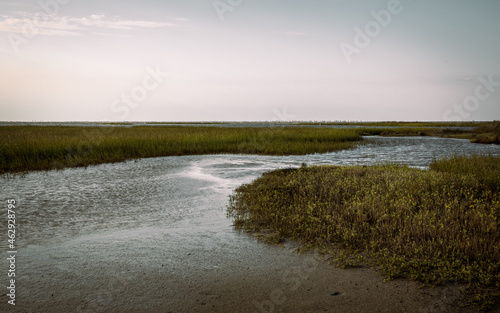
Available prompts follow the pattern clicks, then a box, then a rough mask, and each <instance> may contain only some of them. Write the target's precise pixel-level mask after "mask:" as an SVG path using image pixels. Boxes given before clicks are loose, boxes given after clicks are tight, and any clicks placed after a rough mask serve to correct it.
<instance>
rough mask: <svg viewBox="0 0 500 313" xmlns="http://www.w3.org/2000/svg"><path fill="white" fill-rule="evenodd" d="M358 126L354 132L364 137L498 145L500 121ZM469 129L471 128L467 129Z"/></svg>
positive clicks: (361, 124)
mask: <svg viewBox="0 0 500 313" xmlns="http://www.w3.org/2000/svg"><path fill="white" fill-rule="evenodd" d="M398 124H399V125H398ZM419 124H420V125H419ZM358 126H363V127H360V128H357V129H355V130H356V131H357V132H358V133H359V134H360V135H364V136H366V135H372V136H432V137H445V138H458V139H468V140H470V141H471V142H474V143H484V144H500V121H493V122H481V123H479V122H461V123H458V122H457V123H429V122H427V123H425V122H421V123H418V122H415V123H378V124H371V123H366V124H365V123H360V125H358ZM372 126H378V127H376V128H375V127H372ZM381 126H382V127H381ZM396 126H397V127H396ZM457 127H458V128H457ZM464 127H466V128H464ZM470 127H473V128H472V129H469V128H470Z"/></svg>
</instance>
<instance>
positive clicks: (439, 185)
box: [227, 156, 500, 309]
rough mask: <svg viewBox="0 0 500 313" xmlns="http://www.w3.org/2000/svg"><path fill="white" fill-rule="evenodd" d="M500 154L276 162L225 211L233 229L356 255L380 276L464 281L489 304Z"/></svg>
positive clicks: (343, 259) (495, 284) (496, 280)
mask: <svg viewBox="0 0 500 313" xmlns="http://www.w3.org/2000/svg"><path fill="white" fill-rule="evenodd" d="M499 161H500V159H499V158H498V157H490V156H479V157H459V158H453V159H449V160H440V161H434V162H433V165H432V166H431V168H433V169H432V170H420V169H414V168H408V167H405V166H400V165H378V166H369V167H366V166H353V167H337V166H311V167H301V168H298V169H281V170H275V171H271V172H268V173H265V174H263V175H262V176H261V177H260V178H258V179H256V180H255V181H254V182H252V183H250V184H246V185H243V186H241V187H239V188H238V189H236V191H235V192H234V193H233V195H232V196H231V197H230V203H229V205H228V211H227V212H228V216H229V217H231V218H232V219H234V225H235V227H236V228H238V229H241V230H244V231H248V232H258V233H261V234H267V236H268V237H269V238H271V241H273V242H279V241H280V240H283V239H285V238H292V239H297V240H300V241H301V242H302V243H303V245H304V247H309V248H312V247H319V248H320V249H322V250H323V251H324V252H325V253H330V254H333V255H336V256H337V258H336V262H337V263H338V264H339V265H340V266H343V267H345V266H357V265H360V261H362V260H364V262H366V263H368V264H375V265H377V266H379V267H380V269H381V270H382V271H383V273H384V274H385V275H386V277H387V278H396V277H403V278H409V279H412V280H418V281H421V282H424V283H426V284H430V285H434V284H441V283H444V282H446V281H453V280H457V281H459V282H463V283H467V284H468V285H469V288H470V291H471V292H472V294H474V295H475V300H477V302H478V303H479V304H480V306H481V307H482V308H483V309H488V308H491V306H492V305H493V301H494V300H495V299H498V297H499V295H500V292H499V290H500V193H499V189H498V186H499V185H498V180H495V179H494V176H495V175H497V174H490V173H489V170H490V169H491V172H492V173H493V172H495V173H498V164H499ZM474 168H479V169H480V170H478V171H474V170H473V169H474ZM496 178H498V176H496ZM366 257H368V258H366Z"/></svg>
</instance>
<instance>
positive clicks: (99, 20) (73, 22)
mask: <svg viewBox="0 0 500 313" xmlns="http://www.w3.org/2000/svg"><path fill="white" fill-rule="evenodd" d="M17 15H18V16H19V17H13V16H6V15H3V16H1V17H0V32H10V33H23V34H38V35H48V36H78V35H82V34H83V33H85V32H86V31H95V30H96V29H101V30H102V29H107V30H132V29H142V28H161V27H175V26H176V24H173V23H165V22H154V21H141V20H123V19H121V18H119V17H114V18H107V17H106V16H105V15H104V14H92V15H90V16H89V17H67V16H57V15H46V14H41V13H38V14H32V13H27V12H17Z"/></svg>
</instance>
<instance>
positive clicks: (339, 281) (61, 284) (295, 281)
mask: <svg viewBox="0 0 500 313" xmlns="http://www.w3.org/2000/svg"><path fill="white" fill-rule="evenodd" d="M242 237H246V236H245V235H242ZM246 240H247V241H248V238H246ZM258 246H260V250H261V251H260V253H259V251H257V250H258V248H257V247H258ZM200 247H201V246H200ZM242 249H247V250H246V251H238V250H236V251H234V253H231V252H230V251H226V252H227V253H222V254H221V253H220V251H218V249H214V250H212V251H210V250H207V249H205V248H201V249H197V250H196V249H195V251H193V252H191V253H189V254H185V255H183V256H180V257H179V258H177V259H176V260H175V261H174V260H172V259H170V258H169V257H168V256H164V258H163V260H160V259H159V258H158V255H151V258H152V259H154V260H155V261H159V262H158V263H157V264H156V266H152V263H151V262H149V261H147V260H146V259H144V262H141V259H142V258H148V255H146V254H145V255H134V256H128V257H129V258H130V257H131V259H129V260H128V261H127V262H125V260H124V262H118V261H115V262H112V263H109V262H107V263H104V264H97V263H95V262H91V261H90V259H91V258H89V260H87V261H84V260H81V262H79V265H78V266H79V267H80V268H79V270H78V271H69V270H64V268H62V267H60V269H59V270H54V271H52V272H44V271H42V272H44V273H43V274H41V275H40V276H39V277H37V278H35V277H33V276H31V275H30V276H29V277H30V282H28V281H27V280H21V283H20V284H19V285H18V290H20V292H19V295H18V299H17V305H16V306H15V307H12V306H10V305H7V297H6V296H5V295H2V297H1V302H2V303H1V305H0V311H2V312H357V313H360V312H408V313H410V312H419V313H423V312H464V313H465V312H476V311H475V310H474V309H472V308H460V307H459V300H460V297H461V296H460V291H459V286H456V285H454V284H450V285H449V286H446V287H441V288H419V287H420V284H419V283H416V282H410V281H406V280H393V281H388V282H384V281H383V277H382V276H381V275H380V274H379V273H377V272H376V271H375V270H374V269H371V268H356V269H339V268H336V267H334V266H332V265H329V264H327V262H325V261H323V260H322V259H320V258H319V257H318V256H317V255H316V256H315V255H314V254H313V253H304V254H297V253H295V252H293V250H292V249H291V248H282V247H278V246H269V245H266V244H262V243H257V245H250V246H249V245H247V246H243V247H242ZM89 256H90V257H91V255H89ZM54 261H56V260H54ZM144 265H147V266H144ZM35 286H36V287H35ZM23 290H24V292H23Z"/></svg>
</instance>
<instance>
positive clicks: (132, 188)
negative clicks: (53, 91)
mask: <svg viewBox="0 0 500 313" xmlns="http://www.w3.org/2000/svg"><path fill="white" fill-rule="evenodd" d="M367 139H368V141H369V143H368V144H366V145H362V146H360V147H358V148H356V149H352V150H346V151H341V152H335V153H325V154H313V155H305V156H279V157H276V156H257V155H203V156H181V157H163V158H150V159H142V160H138V161H134V162H124V163H116V164H103V165H98V166H91V167H89V168H87V169H83V168H75V169H66V170H62V171H50V172H33V173H29V174H26V175H24V176H14V177H11V178H7V177H6V176H3V177H1V178H0V181H1V184H2V194H1V198H2V199H7V198H8V197H16V198H17V199H18V200H19V203H18V206H17V222H18V225H19V226H18V237H17V241H16V244H17V247H18V251H19V258H20V259H22V267H21V268H22V274H23V275H22V276H21V277H20V278H19V281H20V284H21V285H22V286H23V288H20V290H19V297H20V299H24V301H26V302H28V301H31V302H32V303H34V304H33V305H38V304H39V303H41V302H44V301H46V302H47V303H49V302H50V301H51V300H50V298H49V299H48V300H47V292H48V290H57V291H58V288H60V287H61V286H64V287H65V290H64V300H65V301H69V300H68V299H75V300H74V301H76V303H80V302H81V301H83V300H82V299H84V298H85V299H87V300H85V301H87V302H89V301H93V300H92V299H94V300H95V299H101V300H102V298H99V297H102V295H100V294H99V292H100V291H96V290H104V291H108V292H109V290H110V288H107V287H106V285H103V286H101V285H99V286H96V284H97V283H100V282H101V281H103V279H104V281H106V279H108V280H109V279H114V280H115V281H118V283H117V284H118V286H120V282H122V281H123V279H124V278H123V277H127V278H128V279H129V280H130V281H134V282H135V281H137V280H140V279H141V275H142V274H143V272H144V271H153V270H154V271H159V272H158V273H161V274H158V275H161V277H162V279H166V280H167V281H166V283H167V284H177V285H176V286H178V288H181V287H182V288H184V286H185V284H186V283H185V279H186V278H185V277H186V275H188V274H187V273H191V274H189V275H192V277H191V278H190V279H193V280H195V279H199V275H201V276H203V275H208V274H207V273H212V272H213V271H222V270H224V271H228V270H233V271H235V272H237V271H240V270H241V268H240V266H245V268H246V267H249V266H250V263H249V262H254V263H252V265H251V266H253V267H258V266H259V265H258V262H259V261H258V260H259V259H258V258H257V259H256V258H255V256H256V255H259V256H260V257H261V258H262V260H268V261H265V262H270V260H272V258H273V257H274V254H276V253H277V252H276V250H273V249H274V248H273V247H267V246H266V245H261V244H259V243H256V242H255V241H253V240H250V239H249V238H248V237H247V236H244V235H241V234H238V233H237V232H236V231H234V229H233V227H232V225H231V221H230V220H228V219H227V218H226V215H225V206H226V204H227V200H228V199H227V196H228V195H229V194H230V193H231V191H232V190H234V188H236V187H237V186H239V185H241V184H243V183H248V182H251V181H252V180H253V179H255V178H257V177H258V176H259V175H260V174H262V173H263V172H265V171H268V170H272V169H276V168H283V167H297V166H300V164H301V163H303V162H305V163H307V164H308V165H313V164H336V165H351V164H374V163H377V162H385V161H390V162H401V163H406V164H408V165H410V166H414V167H419V168H425V167H427V166H428V165H429V163H430V162H431V161H432V159H433V158H434V157H441V156H450V155H456V154H470V153H476V154H477V153H482V154H484V153H491V154H495V155H499V154H500V146H492V145H478V144H471V143H469V142H468V141H467V140H457V139H443V138H429V137H407V138H405V137H401V138H382V137H368V138H367ZM1 227H3V228H5V223H2V225H1ZM3 228H2V229H3ZM2 232H3V233H6V232H5V231H4V229H3V230H2ZM5 242H6V240H5ZM5 242H4V243H3V244H2V245H5ZM2 248H5V246H2ZM4 251H7V249H4ZM191 255H195V256H196V257H191ZM241 264H244V265H241ZM7 265H8V264H7V263H6V262H3V263H2V265H0V266H1V267H2V271H4V272H6V271H7V269H6V268H4V267H5V266H7ZM164 265H165V266H164ZM160 269H161V270H160ZM200 271H201V272H200ZM208 271H210V272H208ZM123 273H126V274H127V276H123V275H124V274H123ZM155 273H156V272H155ZM214 273H215V272H214ZM217 273H219V272H217ZM217 273H216V274H217ZM110 275H111V276H110ZM133 275H136V276H133ZM154 275H155V274H154ZM196 275H198V276H196ZM210 275H211V274H210ZM214 275H215V274H214ZM217 275H219V274H217ZM195 276H196V277H195ZM117 277H118V278H117ZM103 288H104V289H103ZM106 288H107V289H106ZM111 289H113V288H111ZM120 292H121V291H120ZM49 294H50V292H49ZM96 294H97V295H96ZM143 296H144V297H146V298H145V300H148V299H147V294H144V295H143ZM96 297H97V298H96ZM89 299H90V300H89ZM106 299H107V298H106ZM3 300H4V299H3V298H2V301H3ZM85 301H84V302H85ZM106 301H108V300H106ZM5 302H6V301H5ZM108 302H109V301H108ZM108 302H105V303H108ZM68 303H69V302H68ZM109 303H111V302H109ZM106 305H107V304H106ZM48 306H49V307H50V304H49V305H48Z"/></svg>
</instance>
